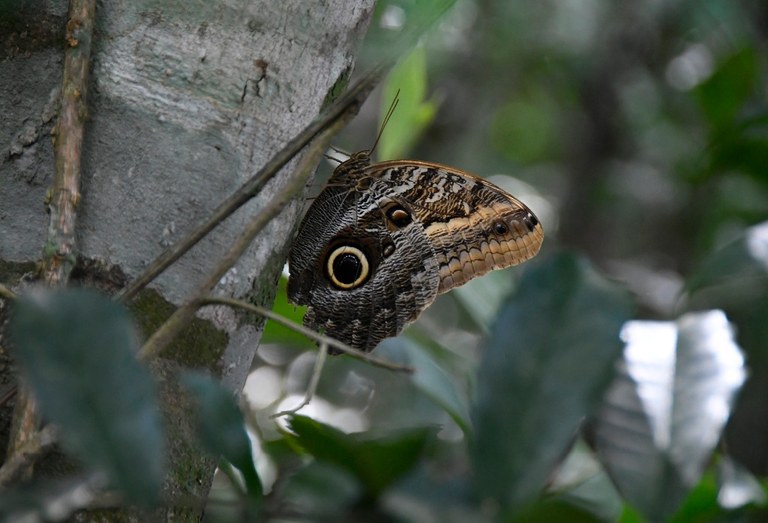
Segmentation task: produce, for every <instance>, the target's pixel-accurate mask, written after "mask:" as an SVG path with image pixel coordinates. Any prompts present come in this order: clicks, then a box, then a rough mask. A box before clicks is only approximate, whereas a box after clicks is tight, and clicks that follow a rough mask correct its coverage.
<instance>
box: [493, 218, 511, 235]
mask: <svg viewBox="0 0 768 523" xmlns="http://www.w3.org/2000/svg"><path fill="white" fill-rule="evenodd" d="M493 232H495V233H496V234H498V235H499V236H503V235H505V234H507V233H508V232H509V226H508V225H507V224H506V223H504V222H502V221H497V222H494V224H493Z"/></svg>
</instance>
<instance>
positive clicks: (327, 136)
mask: <svg viewBox="0 0 768 523" xmlns="http://www.w3.org/2000/svg"><path fill="white" fill-rule="evenodd" d="M353 115H354V114H353V112H352V110H349V109H348V111H347V112H346V113H342V114H341V115H340V116H339V117H338V118H337V120H335V121H334V122H333V123H332V124H331V126H329V127H327V128H326V129H325V130H324V131H323V133H322V134H321V135H319V136H318V137H317V139H316V140H315V141H314V142H312V143H311V144H310V145H309V146H308V149H307V150H306V151H305V153H304V155H303V156H302V157H301V161H300V162H299V165H297V166H296V168H295V170H294V171H293V172H292V173H291V176H290V178H289V179H288V182H287V183H286V184H285V186H284V187H283V188H282V189H281V190H280V192H279V193H277V194H276V195H275V197H274V198H273V199H272V201H271V202H270V203H269V205H268V206H267V207H266V208H265V209H263V210H262V211H261V212H260V213H259V214H258V215H256V216H255V217H254V218H253V221H252V222H251V223H250V224H249V225H248V227H247V228H246V229H245V231H243V233H242V234H241V235H240V237H239V238H238V239H237V240H236V241H235V243H234V244H233V245H232V247H230V249H229V251H228V252H227V253H226V254H225V255H224V256H223V257H222V258H221V259H220V260H219V263H218V264H217V265H216V267H214V269H213V270H212V271H211V272H210V274H209V275H208V277H207V278H206V280H205V281H204V282H203V283H202V284H201V285H200V286H199V287H198V289H197V291H196V292H195V294H194V296H193V298H192V299H190V300H189V301H187V302H186V303H185V304H184V305H182V306H181V307H179V308H178V309H176V311H175V312H174V313H173V314H172V315H171V317H170V318H168V320H166V322H165V323H163V324H162V325H161V326H160V328H159V329H157V330H156V331H155V332H154V333H153V334H152V336H151V337H150V338H149V339H148V340H147V341H146V343H144V346H143V347H142V348H141V350H140V351H139V358H140V359H147V358H151V357H153V356H155V355H157V354H158V353H159V352H160V351H161V350H162V349H163V348H165V347H166V346H168V344H169V343H171V341H172V340H173V339H174V338H175V337H176V336H177V335H178V334H179V332H181V331H182V330H183V329H184V328H185V327H186V326H187V325H188V324H189V323H190V322H191V321H192V319H193V318H194V317H195V313H196V312H197V309H198V308H199V307H200V303H201V301H200V300H201V299H202V298H204V297H205V296H207V295H208V294H209V293H210V292H211V291H212V290H213V288H214V287H216V285H217V284H218V283H219V281H221V278H222V277H223V276H224V275H225V274H226V273H227V271H228V270H229V269H230V268H231V267H232V266H233V265H234V264H235V263H236V262H237V260H238V259H239V258H240V256H241V255H242V253H243V252H245V250H246V249H247V248H248V247H249V246H250V244H251V242H253V239H254V238H255V237H256V235H257V234H258V233H259V232H260V231H261V230H262V229H263V228H264V227H265V226H266V225H267V224H268V223H269V222H270V221H271V220H272V219H273V218H274V217H276V216H277V215H278V214H279V213H280V211H282V210H283V208H284V207H285V206H286V205H287V204H288V203H290V202H291V201H292V200H293V198H294V196H295V195H296V194H297V193H298V192H300V191H301V190H302V189H303V188H304V184H305V183H306V182H307V180H308V179H309V177H310V176H311V174H312V171H313V170H314V168H315V166H316V165H317V162H318V161H319V159H320V157H321V156H322V154H323V151H325V149H326V147H327V146H328V142H330V140H331V137H332V136H333V135H334V134H335V133H336V132H338V131H339V130H341V129H342V128H343V127H344V126H345V125H346V124H347V122H348V120H350V119H351V118H352V116H353Z"/></svg>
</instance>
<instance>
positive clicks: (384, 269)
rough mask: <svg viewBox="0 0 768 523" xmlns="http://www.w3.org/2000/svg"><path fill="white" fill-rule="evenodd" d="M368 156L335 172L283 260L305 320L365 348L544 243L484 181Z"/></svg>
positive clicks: (518, 210) (530, 218)
mask: <svg viewBox="0 0 768 523" xmlns="http://www.w3.org/2000/svg"><path fill="white" fill-rule="evenodd" d="M395 105H396V102H395V103H394V104H393V107H392V108H391V109H390V113H388V114H390V115H391V112H392V111H393V110H394V107H395ZM385 123H386V120H385ZM377 141H378V138H377ZM374 147H375V145H374ZM372 150H373V148H372V149H371V150H367V151H360V152H357V153H355V154H353V155H352V156H351V157H350V158H349V159H348V160H347V161H345V162H343V163H341V164H340V165H339V166H338V167H336V169H335V170H334V171H333V174H332V175H331V178H330V179H329V180H328V184H327V186H326V187H325V188H324V189H323V190H322V192H320V194H319V195H318V196H317V198H315V200H314V202H313V203H312V205H311V206H310V207H309V209H308V210H307V213H306V215H305V216H304V219H303V221H302V222H301V226H300V227H299V232H298V235H297V237H296V240H295V241H294V244H293V247H292V248H291V252H290V256H289V261H288V265H289V269H290V278H289V280H288V298H289V300H290V301H292V302H293V303H296V304H299V305H308V306H309V307H308V309H307V312H306V315H305V316H304V324H305V325H306V326H308V327H310V328H312V329H315V330H320V331H323V332H324V333H325V334H326V335H328V336H331V337H333V338H336V339H338V340H341V341H343V342H345V343H347V344H348V345H351V346H352V347H355V348H357V349H360V350H364V351H370V350H373V349H374V347H376V345H378V343H379V342H380V341H381V340H382V339H384V338H388V337H390V336H397V335H398V334H399V333H400V331H402V330H403V327H405V325H406V324H408V323H410V322H412V321H414V320H415V319H416V318H417V317H418V316H419V314H421V312H422V311H423V310H424V309H425V308H427V307H428V306H429V305H430V304H431V303H432V302H433V301H434V299H435V298H436V297H437V295H438V294H441V293H444V292H446V291H449V290H450V289H452V288H454V287H458V286H459V285H463V284H464V283H466V282H468V281H469V280H471V279H472V278H475V277H477V276H481V275H483V274H485V273H487V272H489V271H491V270H494V269H503V268H506V267H509V266H512V265H517V264H519V263H522V262H524V261H526V260H528V259H530V258H532V257H533V256H535V255H536V253H537V252H538V251H539V248H540V247H541V243H542V241H543V239H544V230H543V228H542V226H541V224H540V223H539V220H538V219H537V218H536V216H535V215H534V214H533V213H532V212H531V210H530V209H529V208H528V207H526V206H525V204H523V203H522V202H521V201H520V200H518V199H517V198H515V197H514V196H512V195H511V194H509V193H507V192H505V191H504V190H502V189H500V188H499V187H497V186H495V185H493V184H492V183H490V182H488V181H486V180H483V179H481V178H478V177H477V176H474V175H472V174H469V173H466V172H464V171H461V170H459V169H456V168H453V167H447V166H444V165H440V164H436V163H431V162H421V161H415V160H393V161H386V162H380V163H371V151H372Z"/></svg>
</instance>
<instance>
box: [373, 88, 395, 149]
mask: <svg viewBox="0 0 768 523" xmlns="http://www.w3.org/2000/svg"><path fill="white" fill-rule="evenodd" d="M398 103H400V89H398V90H397V92H396V93H395V99H394V100H392V105H390V106H389V109H387V113H386V114H385V115H384V119H383V120H382V121H381V127H380V128H379V134H377V135H376V140H375V141H374V142H373V147H371V149H370V150H369V151H368V154H373V151H374V150H375V149H376V146H377V145H378V144H379V140H380V139H381V135H382V134H384V129H385V128H386V127H387V124H388V123H389V119H390V118H392V115H393V114H394V112H395V109H397V104H398Z"/></svg>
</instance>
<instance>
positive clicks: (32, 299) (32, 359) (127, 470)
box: [11, 289, 164, 506]
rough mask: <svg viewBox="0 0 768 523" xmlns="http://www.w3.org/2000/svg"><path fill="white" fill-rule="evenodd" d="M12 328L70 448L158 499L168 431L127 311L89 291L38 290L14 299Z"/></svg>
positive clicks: (131, 490) (141, 496)
mask: <svg viewBox="0 0 768 523" xmlns="http://www.w3.org/2000/svg"><path fill="white" fill-rule="evenodd" d="M11 333H12V336H13V342H14V347H15V351H14V354H15V356H16V357H17V358H18V360H19V361H20V362H21V365H22V367H23V369H24V374H25V375H26V378H27V382H28V383H29V385H30V386H31V387H32V389H33V390H34V393H35V396H36V398H37V400H38V401H39V403H40V408H41V410H42V412H43V414H44V415H45V417H46V418H48V419H49V420H50V421H52V422H54V423H56V424H57V425H60V426H61V428H62V429H63V433H64V438H65V443H66V444H67V446H68V448H70V449H71V450H72V452H74V453H75V454H76V455H77V456H78V457H79V458H80V459H82V460H83V461H84V462H85V463H87V464H89V465H91V466H93V467H96V468H99V469H102V470H104V471H105V472H106V473H107V474H108V476H109V478H110V479H111V481H112V482H113V483H114V485H115V486H116V487H118V488H120V489H121V490H122V491H123V492H124V493H125V495H126V497H127V498H128V499H130V500H131V501H132V502H134V503H137V504H140V505H145V506H146V505H150V504H152V503H154V502H156V501H157V500H158V495H159V492H160V487H161V486H162V481H163V476H164V473H163V448H164V441H163V433H162V430H161V426H160V415H159V412H158V409H157V406H156V404H155V387H154V383H153V381H152V378H151V376H150V374H149V372H148V371H147V369H146V368H144V367H143V366H142V365H141V364H139V362H138V361H137V360H136V358H135V354H136V351H137V350H138V336H137V332H136V329H135V328H134V326H133V323H132V322H131V319H130V317H129V315H128V313H127V311H126V310H125V309H124V308H123V307H121V306H120V305H118V304H117V303H115V302H114V301H112V300H110V299H108V298H107V297H105V296H102V295H101V294H98V293H96V292H93V291H89V290H84V289H68V290H62V291H37V292H34V293H30V294H29V295H28V296H26V297H24V298H22V299H20V300H19V302H18V303H17V305H16V308H15V314H14V317H13V320H12V325H11Z"/></svg>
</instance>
